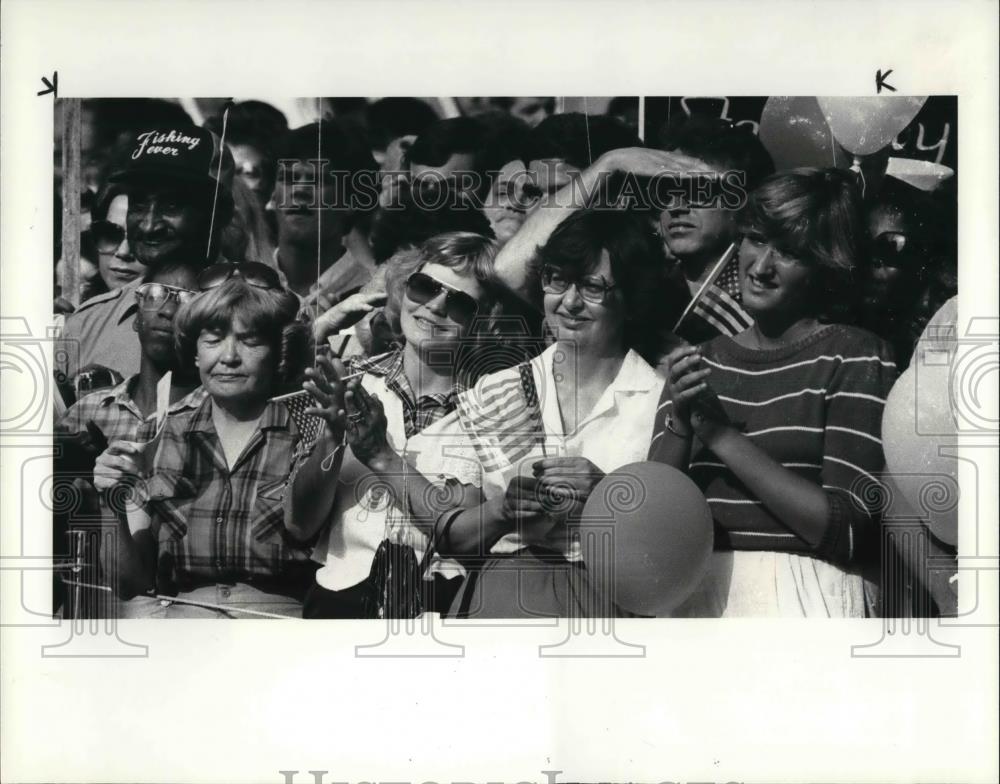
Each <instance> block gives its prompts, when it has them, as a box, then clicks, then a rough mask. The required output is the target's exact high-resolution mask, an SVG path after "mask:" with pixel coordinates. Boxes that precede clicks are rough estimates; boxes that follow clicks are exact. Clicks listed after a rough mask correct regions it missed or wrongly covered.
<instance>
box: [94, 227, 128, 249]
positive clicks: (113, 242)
mask: <svg viewBox="0 0 1000 784" xmlns="http://www.w3.org/2000/svg"><path fill="white" fill-rule="evenodd" d="M88 231H90V238H91V239H92V240H93V241H94V245H96V246H97V250H98V251H100V252H101V253H114V252H115V251H116V250H118V246H119V245H121V244H122V242H123V241H124V240H125V227H124V226H119V225H118V224H117V223H112V222H111V221H107V220H99V221H94V222H93V223H91V224H90V229H89V230H88Z"/></svg>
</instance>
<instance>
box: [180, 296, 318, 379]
mask: <svg viewBox="0 0 1000 784" xmlns="http://www.w3.org/2000/svg"><path fill="white" fill-rule="evenodd" d="M298 313H299V299H298V297H296V296H295V294H293V293H292V292H291V291H288V290H287V289H263V288H258V287H256V286H251V285H249V284H248V283H247V282H246V281H245V280H244V279H243V278H242V277H239V276H234V277H232V278H229V280H227V281H225V282H224V283H223V284H222V285H221V286H218V287H216V288H213V289H209V290H208V291H203V292H202V293H201V294H199V295H198V296H197V297H195V298H194V299H192V300H190V301H189V302H187V303H186V304H185V305H183V306H182V307H181V308H180V310H178V311H177V315H176V316H175V317H174V337H175V341H176V344H177V355H178V357H179V359H180V362H181V366H182V367H185V368H189V367H192V366H193V365H194V364H195V358H196V356H197V352H198V336H199V335H201V333H202V331H203V330H206V329H209V330H221V331H228V330H229V329H231V328H232V326H233V324H234V323H235V322H236V321H237V320H240V321H242V322H243V324H244V325H245V326H247V327H248V328H250V329H252V330H253V331H255V332H256V333H258V334H259V335H261V336H263V337H264V339H265V340H266V341H267V342H268V343H269V344H270V345H271V347H272V348H273V349H274V350H275V351H276V352H277V355H278V365H277V377H276V379H275V388H274V390H273V391H272V393H271V394H272V395H278V394H281V393H283V392H286V391H292V390H294V389H295V388H297V387H298V385H299V383H300V382H301V377H302V371H304V370H305V368H306V367H308V365H309V364H310V363H311V361H312V337H311V334H312V333H311V331H310V329H309V327H308V325H307V324H305V323H304V322H302V321H301V320H299V319H298Z"/></svg>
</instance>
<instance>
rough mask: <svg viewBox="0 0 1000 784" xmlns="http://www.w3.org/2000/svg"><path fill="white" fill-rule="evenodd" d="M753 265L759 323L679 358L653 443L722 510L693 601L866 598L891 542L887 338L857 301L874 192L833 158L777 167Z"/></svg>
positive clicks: (749, 266) (748, 609) (723, 611)
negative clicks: (849, 317) (887, 520)
mask: <svg viewBox="0 0 1000 784" xmlns="http://www.w3.org/2000/svg"><path fill="white" fill-rule="evenodd" d="M743 223H744V226H743V231H744V239H743V240H742V244H741V245H740V249H739V252H740V276H741V285H742V293H743V303H744V307H745V308H746V309H747V310H748V311H749V312H750V313H751V315H752V316H753V317H754V319H755V323H754V325H753V326H752V327H751V328H750V329H748V330H747V331H745V332H743V333H742V334H739V335H737V336H736V337H735V338H730V337H726V336H720V337H718V338H715V339H714V340H711V341H709V342H708V343H705V344H703V345H701V346H698V347H695V346H684V347H682V348H679V349H677V350H675V351H673V352H672V353H671V354H670V356H669V358H668V379H667V384H666V386H665V388H664V393H663V398H662V399H661V409H660V415H659V416H658V418H657V430H656V432H654V438H653V443H652V445H651V447H650V459H655V460H660V461H662V462H666V463H669V464H670V465H674V466H676V467H678V468H681V469H682V470H687V471H688V472H689V473H690V475H691V476H692V477H693V478H694V480H695V481H696V482H697V483H698V484H699V486H700V487H701V488H702V490H703V491H704V493H705V496H706V498H707V500H708V502H709V506H710V507H711V509H712V513H713V517H714V520H715V537H716V543H715V549H716V552H715V554H714V555H713V559H712V563H711V566H710V569H709V575H708V577H707V578H706V580H705V581H704V583H703V584H702V585H701V586H700V588H699V589H698V590H697V591H696V592H695V594H694V596H692V597H691V599H690V600H689V601H688V602H687V603H686V604H685V606H683V607H682V608H681V609H680V610H679V611H678V614H679V615H686V616H720V615H721V616H726V617H735V616H799V617H802V616H826V617H857V616H862V615H864V614H865V601H864V594H863V581H862V578H861V576H860V574H859V564H860V562H861V561H862V559H864V558H866V557H870V555H871V554H872V552H873V548H874V547H875V545H876V543H877V539H876V534H877V518H876V511H877V510H876V508H875V507H876V506H877V501H878V498H879V497H880V493H879V487H878V479H877V475H878V472H879V471H881V469H882V467H883V462H884V458H883V454H882V442H881V433H880V429H881V420H882V409H883V406H884V402H885V398H886V395H887V394H888V392H889V389H890V387H891V386H892V383H893V381H894V379H895V376H896V367H895V364H894V362H893V360H892V357H891V353H890V351H889V348H888V347H887V345H886V344H885V343H884V342H883V341H881V340H880V339H879V338H877V337H876V336H875V335H873V334H871V333H869V332H866V331H864V330H861V329H858V328H856V327H851V326H847V325H845V324H843V323H838V319H843V317H844V315H845V314H846V313H847V312H848V311H849V304H850V302H851V299H852V293H851V286H852V280H853V272H854V269H855V264H856V261H857V259H858V250H857V249H858V243H859V240H860V237H861V231H862V224H861V223H860V198H859V194H858V193H857V191H856V187H855V185H854V183H853V182H852V181H851V178H850V175H849V174H847V173H845V172H841V171H837V170H834V169H826V170H821V169H796V170H793V171H786V172H781V173H779V174H776V175H774V176H772V177H770V178H768V179H767V180H765V181H764V183H763V184H762V185H761V186H760V188H759V189H758V190H757V191H755V192H754V193H753V194H752V196H751V197H750V200H749V203H748V205H747V209H746V210H745V215H744V218H743Z"/></svg>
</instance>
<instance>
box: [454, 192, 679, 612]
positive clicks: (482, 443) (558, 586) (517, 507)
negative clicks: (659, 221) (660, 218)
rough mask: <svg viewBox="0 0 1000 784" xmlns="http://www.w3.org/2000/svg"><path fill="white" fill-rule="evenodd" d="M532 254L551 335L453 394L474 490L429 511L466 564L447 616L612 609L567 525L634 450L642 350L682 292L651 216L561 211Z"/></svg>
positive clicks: (642, 447) (653, 380) (645, 384)
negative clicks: (468, 500) (530, 354)
mask: <svg viewBox="0 0 1000 784" xmlns="http://www.w3.org/2000/svg"><path fill="white" fill-rule="evenodd" d="M538 261H539V263H540V269H541V280H542V290H543V297H544V309H545V318H546V323H547V325H548V327H549V329H550V330H551V331H552V333H553V336H554V342H553V344H552V345H551V346H549V347H548V348H547V349H546V350H544V351H543V352H542V353H541V354H539V355H537V356H536V357H534V358H533V359H531V360H530V361H529V362H526V363H522V364H521V365H519V366H517V367H514V368H510V369H508V370H502V371H499V372H497V373H494V374H491V375H489V376H486V377H485V378H483V379H481V380H480V381H479V382H478V383H477V384H476V386H475V387H474V388H473V389H472V390H470V391H469V392H468V393H466V394H464V395H463V396H462V397H461V398H460V400H459V414H460V417H461V421H462V424H463V426H464V428H465V431H466V432H467V433H468V434H469V436H470V439H471V440H472V443H473V445H474V448H475V451H476V454H477V456H478V458H479V460H480V463H481V465H482V467H483V471H484V476H485V478H484V491H483V492H484V495H485V499H486V500H485V503H483V504H482V505H480V506H478V507H476V508H471V509H464V510H460V511H457V512H455V513H452V514H450V515H446V516H445V518H444V519H443V520H442V521H441V530H440V531H439V541H440V545H439V547H440V549H441V551H442V552H445V553H451V554H453V555H455V556H458V557H462V558H471V559H473V561H475V562H477V563H478V568H475V569H472V570H470V575H469V578H468V579H467V580H466V582H465V584H464V585H463V588H462V592H461V594H460V595H459V597H458V598H457V599H456V602H455V603H454V604H453V607H452V610H451V611H452V613H453V614H455V615H457V616H459V617H482V618H512V617H532V616H553V615H555V616H563V617H565V616H574V617H599V616H609V615H617V614H619V610H618V608H617V607H615V605H614V603H613V599H612V597H609V596H604V595H601V594H600V593H599V592H598V591H597V590H596V589H595V588H594V586H593V585H592V583H591V581H590V580H589V579H588V576H587V571H586V567H585V564H584V562H583V558H584V554H583V552H582V549H581V544H580V539H579V529H578V527H577V524H578V523H579V522H580V515H581V513H582V511H583V507H584V504H585V503H586V501H587V498H588V497H589V495H590V493H591V491H592V490H593V489H594V487H595V486H596V485H597V483H598V482H599V481H600V480H601V479H602V478H603V477H604V476H605V475H606V474H608V473H610V472H612V471H614V470H616V469H618V468H620V467H622V466H624V465H626V464H628V463H632V462H635V461H637V460H642V459H643V458H644V457H645V455H646V448H647V444H648V440H649V438H650V434H651V433H652V430H653V423H654V418H655V412H656V406H657V403H658V400H659V397H660V392H661V390H662V388H663V379H662V378H661V377H660V376H659V375H657V373H656V372H655V370H654V369H653V367H652V366H651V365H650V364H649V362H648V361H647V359H645V358H644V356H650V355H651V354H653V353H655V351H656V349H657V346H658V344H659V336H660V334H661V332H662V329H663V327H664V325H665V324H668V323H670V319H671V318H676V317H677V315H678V313H679V308H680V306H682V305H683V299H682V298H681V297H679V296H673V295H672V292H671V289H670V287H669V284H668V283H667V278H666V262H665V260H664V257H663V250H662V245H661V243H660V241H659V238H658V237H657V236H656V233H655V231H654V227H653V224H652V222H651V220H650V219H649V218H647V217H645V216H642V215H639V214H635V213H633V212H630V211H625V210H589V209H585V210H578V211H576V212H573V213H572V214H571V215H569V216H568V217H567V218H566V219H565V220H564V221H563V222H561V223H560V224H559V226H558V227H557V228H556V229H555V230H554V231H553V232H552V234H551V236H550V238H549V240H548V241H547V243H546V244H545V245H544V246H543V247H542V248H541V249H539V251H538Z"/></svg>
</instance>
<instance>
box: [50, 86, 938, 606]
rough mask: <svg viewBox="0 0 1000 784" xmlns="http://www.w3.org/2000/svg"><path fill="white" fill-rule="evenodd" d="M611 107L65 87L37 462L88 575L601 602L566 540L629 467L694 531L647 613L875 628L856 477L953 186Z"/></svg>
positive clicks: (149, 595)
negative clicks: (44, 407)
mask: <svg viewBox="0 0 1000 784" xmlns="http://www.w3.org/2000/svg"><path fill="white" fill-rule="evenodd" d="M626 104H627V102H625V104H623V103H622V102H617V103H616V102H612V105H611V106H610V107H609V110H608V113H607V114H603V115H584V114H579V113H563V114H557V113H555V111H554V107H555V104H554V101H553V99H547V98H518V99H515V98H506V99H499V98H498V99H479V100H478V101H472V100H468V101H465V102H461V103H460V106H461V108H463V109H464V110H465V112H466V113H465V114H464V115H462V116H457V117H450V118H440V117H439V116H438V114H437V112H436V111H435V109H434V108H432V106H430V105H429V104H427V103H425V102H423V101H420V100H417V99H409V98H387V99H381V100H378V101H374V102H368V101H344V102H341V103H340V104H338V102H336V101H333V102H331V104H330V106H332V107H333V112H331V113H329V114H327V115H325V116H323V117H321V118H320V119H319V120H318V121H317V122H314V123H310V124H306V125H303V126H301V127H297V128H289V127H288V123H287V121H286V119H285V117H284V115H282V113H281V112H280V111H278V110H277V109H276V108H274V107H273V106H270V105H268V104H266V103H263V102H260V101H246V102H242V103H231V102H230V103H227V104H226V105H225V106H224V108H223V110H222V111H221V112H220V114H219V115H218V116H216V117H212V118H209V119H208V120H207V121H205V122H204V124H202V125H196V124H194V123H193V122H191V119H190V117H189V116H187V114H186V113H185V112H184V110H183V109H181V108H180V107H179V106H178V105H177V104H174V103H172V102H169V101H158V100H151V99H143V100H135V99H125V100H118V101H115V100H107V101H88V102H84V107H83V109H84V117H85V125H86V128H87V129H88V130H87V132H86V133H85V134H84V137H85V138H84V142H85V144H84V147H85V149H84V155H83V161H84V172H83V175H84V176H83V181H84V183H85V184H86V185H87V187H88V190H87V191H86V192H85V193H84V194H82V195H81V210H80V212H81V216H82V217H81V224H82V225H81V227H80V228H81V242H80V249H81V250H80V258H79V260H69V259H64V260H62V261H61V262H60V265H57V281H56V292H55V311H56V313H57V314H58V318H59V319H60V323H61V342H62V348H61V350H59V351H57V352H56V357H57V366H56V371H57V379H56V380H57V384H58V387H59V389H60V392H61V398H62V401H63V403H64V405H65V409H64V410H62V411H60V412H59V414H58V417H59V418H58V422H57V438H58V439H59V440H60V442H61V446H62V448H61V449H60V451H59V453H58V454H59V456H58V457H57V469H60V470H62V471H63V472H65V473H66V474H67V475H71V476H73V477H75V486H76V487H77V489H78V490H79V492H80V493H81V494H82V496H83V497H84V498H85V500H86V504H87V505H88V507H89V508H91V509H95V510H99V511H98V512H97V517H98V518H99V519H100V520H101V525H102V526H103V530H104V531H105V532H107V533H108V534H109V535H108V536H105V537H104V538H103V539H102V542H103V546H102V547H101V548H100V551H99V552H90V553H87V554H86V556H87V557H89V558H92V559H94V561H95V562H98V563H99V564H100V569H99V574H100V579H99V581H98V583H99V584H97V585H90V586H88V587H87V588H86V590H96V591H103V592H105V593H106V594H108V595H109V596H110V595H113V596H114V601H113V602H112V603H111V608H112V610H111V611H113V612H114V613H115V614H117V615H119V616H120V617H129V618H150V617H234V618H235V617H264V616H266V617H270V616H284V617H289V616H290V617H306V618H379V617H415V616H417V615H419V614H420V613H422V612H435V613H440V614H442V615H445V616H448V617H458V618H476V617H478V618H512V617H536V616H561V617H565V616H571V615H572V616H594V615H608V614H613V615H622V616H627V615H632V614H633V613H632V612H631V611H630V610H629V609H628V608H627V607H620V606H618V605H617V604H616V602H615V597H614V596H613V595H612V596H608V595H605V594H606V586H604V585H603V584H602V583H599V582H598V581H596V580H593V579H591V576H590V575H589V573H588V570H587V563H586V558H585V556H584V553H583V552H582V550H581V546H580V538H579V533H578V528H579V523H580V521H581V519H582V518H583V516H584V508H585V506H586V502H587V500H588V498H589V496H590V494H591V493H592V491H593V490H594V488H595V487H596V486H597V485H598V484H599V483H600V482H601V480H602V479H603V478H604V477H605V476H607V475H609V474H611V473H613V472H614V471H615V470H616V469H619V468H621V467H623V466H626V465H628V464H630V463H635V462H638V461H646V460H648V461H655V462H659V463H663V464H665V465H668V466H671V467H673V468H675V469H677V470H679V471H681V472H683V473H685V474H687V475H688V476H689V477H690V478H691V479H692V480H693V481H694V482H695V483H696V484H697V486H698V487H699V488H700V490H701V491H702V492H703V493H704V496H705V499H706V501H707V504H708V507H709V508H710V510H711V513H712V518H713V521H714V542H715V545H714V547H715V551H714V553H713V555H712V558H711V560H710V562H709V566H708V570H707V574H706V576H705V577H704V579H703V580H702V581H701V583H700V584H699V585H697V586H692V590H691V592H690V596H689V598H688V599H687V600H686V601H685V602H684V603H683V604H681V605H680V606H678V607H677V608H675V610H674V611H673V613H672V614H673V615H675V616H683V617H739V616H744V617H762V616H794V617H802V616H809V617H812V616H823V617H831V616H838V617H866V616H872V615H878V614H905V613H906V612H907V611H908V610H907V608H906V607H904V606H902V605H903V604H905V603H906V602H907V601H910V600H909V599H906V598H904V599H901V598H900V597H898V596H887V595H880V592H879V590H878V588H879V582H880V581H879V577H878V571H879V568H880V566H881V564H883V563H884V561H885V558H884V553H882V552H881V548H882V547H883V543H882V542H883V540H882V537H881V536H880V529H881V520H880V512H881V509H880V507H879V505H878V497H879V494H878V493H877V492H873V490H872V485H877V484H878V483H879V481H880V480H879V475H880V473H881V472H883V470H884V468H885V458H884V453H883V445H882V441H881V421H882V415H883V409H884V405H885V401H886V398H887V396H888V394H889V392H890V389H891V388H892V386H893V383H894V381H895V379H896V378H897V375H898V374H899V373H900V372H901V371H902V370H903V369H904V368H905V367H906V366H907V365H908V364H909V362H910V358H911V355H912V353H913V351H914V347H915V344H916V341H917V339H918V337H919V336H920V334H921V332H922V330H923V329H924V326H925V325H926V323H927V321H928V320H929V319H930V318H931V316H933V315H934V313H935V312H936V311H937V310H938V309H939V308H940V307H941V306H942V305H943V304H944V303H945V302H946V301H947V300H949V299H950V298H952V297H954V296H955V295H956V293H957V274H956V258H955V252H956V251H955V246H956V242H955V204H954V197H953V194H951V195H950V196H949V194H948V193H942V192H940V191H939V192H937V193H928V192H925V191H922V190H920V189H918V188H915V187H913V186H912V185H910V184H908V183H906V182H903V181H901V180H896V179H894V178H892V177H885V178H883V179H882V180H881V181H880V182H879V183H878V184H877V187H875V186H873V185H872V184H871V183H870V184H869V186H868V187H866V188H863V187H862V182H861V181H860V180H859V179H858V177H857V175H856V174H855V173H854V172H852V171H847V170H840V169H817V168H794V169H783V170H780V171H775V166H774V163H773V161H772V157H771V155H769V153H768V151H767V150H766V149H765V147H764V146H763V144H762V143H761V142H760V140H759V139H758V138H757V136H756V135H754V133H753V132H752V130H750V129H748V128H747V127H745V126H738V125H734V124H733V123H731V122H728V121H726V120H721V119H718V118H714V117H707V116H699V115H697V114H695V115H692V116H686V115H685V116H683V117H680V118H676V117H675V118H673V121H672V122H670V123H668V124H667V125H666V126H665V127H664V128H663V129H661V131H660V132H659V133H657V134H652V133H646V134H644V135H645V136H646V137H647V142H646V143H643V142H642V141H640V137H639V134H638V133H637V129H636V127H635V126H634V124H630V122H631V123H634V122H635V121H636V117H635V114H634V113H632V112H629V111H628V108H629V107H628V105H626ZM56 240H57V241H56V253H57V258H58V254H59V253H60V248H59V243H58V237H57V238H56ZM69 263H74V264H78V265H79V272H80V276H79V279H80V287H79V290H78V291H76V292H68V291H63V290H61V289H60V286H59V284H60V282H61V281H62V280H63V278H62V276H61V275H60V274H59V273H60V271H61V268H62V266H63V265H65V264H69ZM60 461H61V465H60ZM671 514H672V510H671V508H669V506H668V507H665V508H663V509H662V515H661V517H662V525H663V526H664V528H665V529H666V530H668V531H669V529H670V526H671ZM74 524H75V523H74V520H73V519H72V517H70V518H69V519H57V520H56V548H57V551H58V549H59V547H60V546H61V544H60V540H61V539H62V538H65V530H66V529H67V528H72V527H73V526H74ZM668 541H669V539H668ZM936 544H937V545H938V546H939V549H940V550H941V551H943V552H945V553H950V554H951V555H952V556H953V555H954V548H953V547H949V546H948V545H946V544H944V543H940V542H938V543H936ZM912 579H913V580H914V581H915V582H916V583H917V585H916V587H915V590H917V591H921V590H925V588H926V586H921V585H920V584H919V575H916V574H914V575H913V578H912ZM67 585H68V586H69V589H70V590H81V589H80V587H79V586H76V587H75V588H74V587H73V586H72V585H71V583H70V582H67ZM59 596H64V594H62V593H59V592H57V597H59ZM943 605H944V603H943V602H942V601H940V600H939V603H938V606H937V607H936V610H935V611H937V612H948V611H949V608H948V607H946V606H943Z"/></svg>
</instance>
